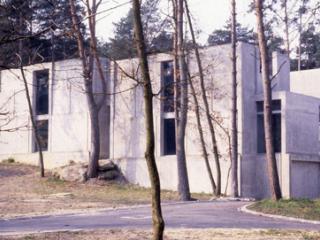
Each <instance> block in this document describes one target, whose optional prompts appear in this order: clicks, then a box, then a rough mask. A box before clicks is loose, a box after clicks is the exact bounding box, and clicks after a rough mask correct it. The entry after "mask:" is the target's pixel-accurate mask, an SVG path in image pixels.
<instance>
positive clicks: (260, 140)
mask: <svg viewBox="0 0 320 240" xmlns="http://www.w3.org/2000/svg"><path fill="white" fill-rule="evenodd" d="M272 131H273V147H274V151H275V152H276V153H279V152H281V100H273V101H272ZM257 145H258V149H257V150H258V153H265V152H266V145H265V134H264V115H263V102H262V101H259V102H257Z"/></svg>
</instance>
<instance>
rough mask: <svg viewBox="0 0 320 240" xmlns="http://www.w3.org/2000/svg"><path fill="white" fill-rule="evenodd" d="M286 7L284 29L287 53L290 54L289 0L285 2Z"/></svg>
mask: <svg viewBox="0 0 320 240" xmlns="http://www.w3.org/2000/svg"><path fill="white" fill-rule="evenodd" d="M283 7H284V27H285V33H286V52H287V54H288V55H289V54H290V33H289V16H288V0H283Z"/></svg>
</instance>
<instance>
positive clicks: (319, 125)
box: [318, 106, 320, 141]
mask: <svg viewBox="0 0 320 240" xmlns="http://www.w3.org/2000/svg"><path fill="white" fill-rule="evenodd" d="M318 140H319V141H320V106H319V108H318Z"/></svg>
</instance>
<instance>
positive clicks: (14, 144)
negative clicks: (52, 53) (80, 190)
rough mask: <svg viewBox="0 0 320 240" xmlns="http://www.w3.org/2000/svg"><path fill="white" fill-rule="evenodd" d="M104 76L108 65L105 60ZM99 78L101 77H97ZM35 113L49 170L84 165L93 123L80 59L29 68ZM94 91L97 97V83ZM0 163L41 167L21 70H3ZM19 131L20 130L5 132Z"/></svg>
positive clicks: (104, 123)
mask: <svg viewBox="0 0 320 240" xmlns="http://www.w3.org/2000/svg"><path fill="white" fill-rule="evenodd" d="M103 64H104V65H105V71H106V74H107V73H108V69H109V66H108V64H107V61H106V60H105V59H103ZM52 69H54V71H52ZM94 74H95V75H96V76H98V74H97V72H96V71H95V73H94ZM25 75H26V78H27V80H28V85H29V91H30V94H31V96H32V103H33V105H34V108H33V110H34V114H35V118H36V120H37V123H38V125H39V128H40V133H41V136H42V140H43V146H42V148H43V149H44V159H45V167H46V168H53V167H56V166H61V165H66V164H67V163H68V162H69V161H70V160H74V161H79V160H80V161H86V160H87V159H88V156H89V154H90V119H89V114H88V107H87V100H86V95H85V94H84V87H83V78H82V71H81V62H80V60H78V59H73V60H65V61H59V62H56V63H55V64H54V65H52V64H51V63H43V64H36V65H32V66H28V67H25ZM95 79H96V81H95V84H94V89H95V91H96V92H99V84H98V83H99V81H100V80H99V79H98V78H97V77H96V78H95ZM0 82H1V92H0V109H1V110H0V112H2V113H3V112H6V113H9V115H8V116H1V120H0V126H1V130H2V131H0V159H5V158H8V157H13V158H14V159H15V160H16V161H20V162H26V163H31V164H37V163H38V162H37V161H38V154H37V149H36V144H35V140H34V136H33V134H32V131H31V123H30V118H29V112H28V105H27V101H26V97H25V91H24V84H23V80H22V77H21V73H20V70H19V69H12V70H5V71H1V80H0ZM108 106H109V99H108V100H107V102H106V107H105V109H103V110H102V114H101V115H100V118H101V149H102V152H101V157H102V158H107V157H108V156H109V152H108V151H109V150H108V149H109V144H108V141H109V140H108V137H109V122H108V121H109V120H108V119H109V113H108V111H109V108H108ZM15 127H17V128H18V130H17V131H13V132H6V131H3V130H6V129H12V128H15Z"/></svg>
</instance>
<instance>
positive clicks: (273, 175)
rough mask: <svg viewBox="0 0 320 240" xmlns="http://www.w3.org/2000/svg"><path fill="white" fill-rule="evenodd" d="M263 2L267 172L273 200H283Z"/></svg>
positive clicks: (260, 22) (258, 7)
mask: <svg viewBox="0 0 320 240" xmlns="http://www.w3.org/2000/svg"><path fill="white" fill-rule="evenodd" d="M263 3H264V1H263V0H255V7H256V16H257V29H258V40H259V49H260V56H261V57H260V59H261V64H262V81H263V93H264V109H263V112H264V131H265V142H266V158H267V170H268V178H269V185H270V192H271V195H272V199H274V200H279V199H280V198H281V189H280V184H279V176H278V170H277V162H276V157H275V152H274V146H273V142H272V139H273V132H272V110H271V106H272V105H271V103H272V96H271V94H272V92H271V80H270V70H269V69H270V68H269V63H270V62H269V55H268V48H267V44H266V38H265V29H264V22H263V10H262V9H263Z"/></svg>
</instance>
